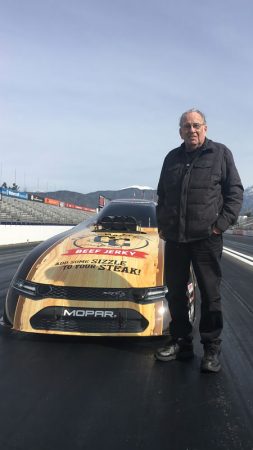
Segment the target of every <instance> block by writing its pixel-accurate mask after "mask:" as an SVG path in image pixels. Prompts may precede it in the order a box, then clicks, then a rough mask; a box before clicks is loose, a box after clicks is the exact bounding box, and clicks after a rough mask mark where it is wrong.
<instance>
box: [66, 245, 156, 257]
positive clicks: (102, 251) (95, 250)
mask: <svg viewBox="0 0 253 450" xmlns="http://www.w3.org/2000/svg"><path fill="white" fill-rule="evenodd" d="M82 254H83V255H85V254H97V255H115V256H126V257H128V258H145V257H146V255H147V254H148V253H146V252H139V251H135V250H121V249H117V250H114V249H108V248H101V247H100V248H91V247H88V248H80V249H70V250H67V252H66V253H63V255H82Z"/></svg>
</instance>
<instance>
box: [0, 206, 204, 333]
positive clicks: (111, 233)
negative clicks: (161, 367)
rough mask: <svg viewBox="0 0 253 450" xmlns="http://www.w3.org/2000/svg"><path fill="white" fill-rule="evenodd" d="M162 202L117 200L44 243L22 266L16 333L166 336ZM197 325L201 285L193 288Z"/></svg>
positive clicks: (10, 318)
mask: <svg viewBox="0 0 253 450" xmlns="http://www.w3.org/2000/svg"><path fill="white" fill-rule="evenodd" d="M155 208H156V204H155V202H152V201H147V200H135V201H134V200H115V201H112V202H110V203H109V204H108V205H107V206H105V207H104V208H103V209H102V210H101V211H100V213H99V214H98V215H94V216H93V217H92V218H90V219H88V220H87V221H85V222H82V223H81V224H79V225H77V226H76V227H74V228H72V229H71V230H70V231H67V232H64V233H62V234H60V235H57V236H54V237H53V238H51V239H49V240H47V241H44V242H42V243H41V244H39V245H38V246H37V247H35V248H34V249H33V250H32V251H31V253H30V254H29V255H28V256H27V257H26V258H25V260H24V261H23V262H22V264H21V265H20V267H19V268H18V270H17V272H16V274H15V276H14V278H13V280H12V282H11V285H10V288H9V290H8V293H7V298H6V303H5V310H4V322H5V323H6V324H8V325H10V326H11V327H12V328H13V329H15V330H18V331H22V332H30V333H44V334H62V335H69V334H70V335H83V336H105V335H106V336H160V335H163V334H169V324H170V321H171V317H170V313H169V308H168V302H167V299H166V294H167V288H166V285H165V281H164V241H163V240H162V239H160V238H159V234H158V229H157V222H156V211H155ZM188 297H189V315H190V320H191V321H193V320H194V316H195V281H194V275H193V273H192V272H191V274H190V278H189V284H188Z"/></svg>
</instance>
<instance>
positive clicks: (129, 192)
mask: <svg viewBox="0 0 253 450" xmlns="http://www.w3.org/2000/svg"><path fill="white" fill-rule="evenodd" d="M36 194H37V195H40V196H41V197H50V198H54V199H56V200H61V201H63V202H69V203H74V204H76V205H81V206H87V207H88V208H97V207H98V204H99V197H100V196H103V197H105V199H107V200H115V199H121V198H122V199H123V198H124V199H125V198H135V199H146V200H154V201H156V200H157V194H156V190H154V189H152V188H149V187H148V186H130V187H127V188H124V189H119V190H116V191H113V190H105V191H95V192H90V193H88V194H81V193H79V192H72V191H54V192H37V193H36ZM246 213H251V215H253V186H250V187H248V188H246V189H245V191H244V200H243V206H242V209H241V215H243V214H246Z"/></svg>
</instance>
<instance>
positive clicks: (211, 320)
mask: <svg viewBox="0 0 253 450" xmlns="http://www.w3.org/2000/svg"><path fill="white" fill-rule="evenodd" d="M222 245H223V242H222V235H215V234H212V235H211V236H210V237H209V238H206V239H202V240H199V241H193V242H188V243H178V242H173V241H167V242H166V246H165V274H166V283H167V286H168V294H167V298H168V302H169V308H170V313H171V317H172V322H171V325H170V331H171V335H172V337H174V338H176V339H177V338H179V337H186V336H189V337H190V336H191V333H192V326H191V323H190V322H189V315H188V297H187V284H188V280H189V273H190V264H191V263H192V266H193V269H194V272H195V275H196V278H197V282H198V286H199V290H200V294H201V317H200V324H199V331H200V336H201V342H202V343H203V344H205V343H207V342H219V341H220V339H219V337H220V334H221V331H222V328H223V319H222V311H221V297H220V283H221V267H220V260H221V254H222Z"/></svg>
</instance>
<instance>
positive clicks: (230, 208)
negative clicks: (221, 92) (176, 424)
mask: <svg viewBox="0 0 253 450" xmlns="http://www.w3.org/2000/svg"><path fill="white" fill-rule="evenodd" d="M179 133H180V136H181V138H182V139H183V141H184V142H183V143H182V145H181V146H180V147H178V148H176V149H174V150H172V151H170V152H169V153H168V155H167V156H166V158H165V160H164V164H163V167H162V172H161V176H160V180H159V184H158V190H157V193H158V206H157V220H158V228H159V232H160V236H161V237H162V238H163V239H164V240H166V246H165V273H166V283H167V286H168V302H169V307H170V312H171V317H172V321H171V326H170V331H171V339H170V341H169V342H168V345H167V346H165V347H164V348H161V349H159V350H158V351H157V352H156V355H155V356H156V359H158V360H161V361H170V360H174V359H186V358H191V357H193V345H192V326H191V323H190V322H189V316H188V297H187V294H186V292H187V282H188V279H189V271H190V265H191V264H192V266H193V268H194V272H195V275H196V278H197V282H198V286H199V290H200V294H201V318H200V324H199V331H200V337H201V343H202V344H203V346H204V356H203V358H202V361H201V370H202V371H203V372H218V371H219V370H220V368H221V365H220V360H219V354H220V347H221V339H220V335H221V332H222V328H223V319H222V310H221V297H220V283H221V267H220V260H221V254H222V245H223V242H222V233H223V232H224V231H225V230H226V229H227V228H228V227H229V225H232V224H233V223H235V221H236V219H237V217H238V214H239V211H240V208H241V204H242V198H243V187H242V184H241V180H240V177H239V175H238V172H237V169H236V167H235V164H234V160H233V156H232V153H231V151H230V150H229V149H228V148H227V147H225V145H223V144H219V143H217V142H213V141H211V140H210V139H207V137H206V133H207V124H206V119H205V116H204V114H203V113H202V112H201V111H199V110H196V109H191V110H189V111H186V112H185V113H183V114H182V116H181V118H180V129H179Z"/></svg>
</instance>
